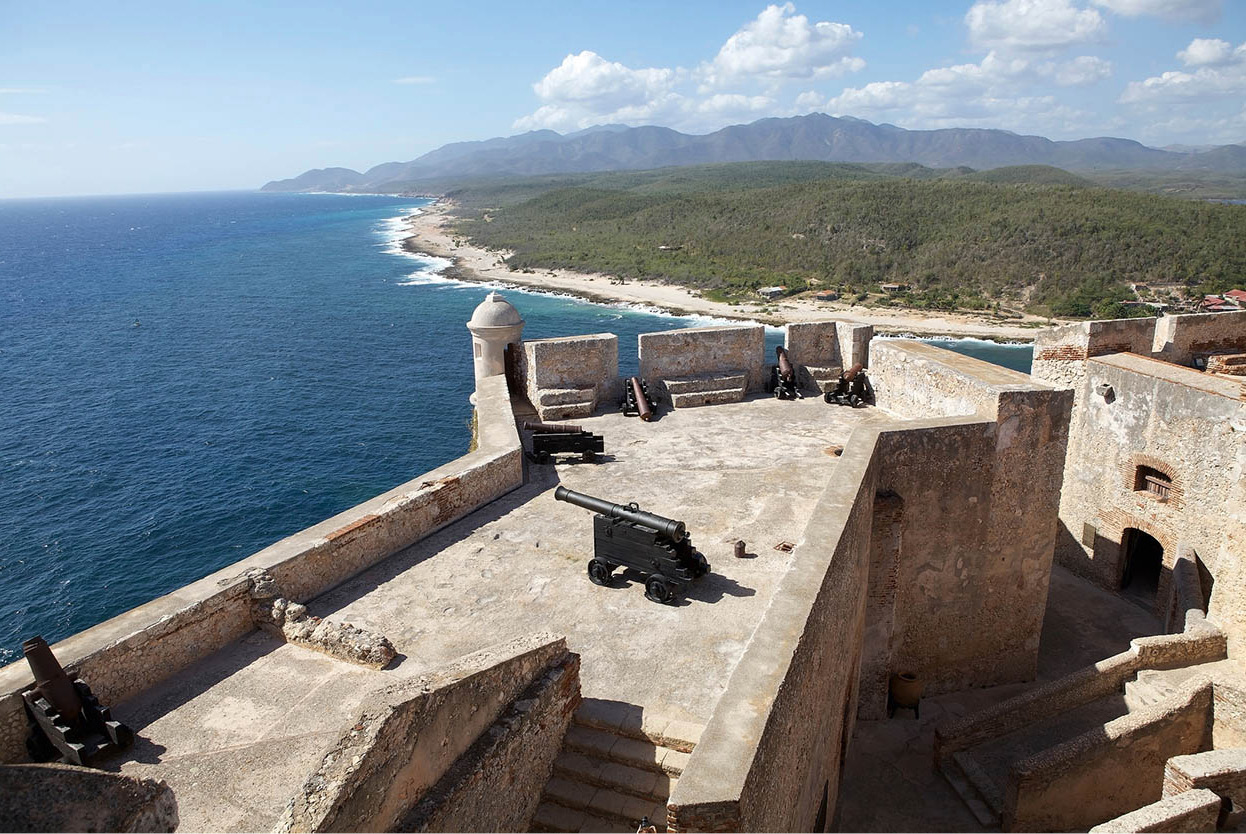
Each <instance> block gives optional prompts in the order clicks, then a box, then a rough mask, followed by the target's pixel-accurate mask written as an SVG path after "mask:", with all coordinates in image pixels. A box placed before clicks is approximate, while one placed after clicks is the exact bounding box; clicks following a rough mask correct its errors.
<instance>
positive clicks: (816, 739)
mask: <svg viewBox="0 0 1246 834" xmlns="http://www.w3.org/2000/svg"><path fill="white" fill-rule="evenodd" d="M886 347H888V345H885V346H884V349H883V350H882V351H880V352H879V353H877V354H876V356H875V363H876V365H879V364H881V365H884V366H885V365H887V364H888V362H889V361H891V360H889V359H888V356H887V355H888V351H887V349H886ZM925 347H926V346H921V347H920V348H919V349H918V350H919V351H924V349H925ZM903 349H904V348H903V347H901V348H899V350H901V351H902V350H903ZM931 350H934V351H939V349H937V348H931ZM939 352H941V353H948V355H949V356H955V354H951V353H950V352H946V351H939ZM926 358H930V357H926ZM979 364H985V363H979ZM987 367H990V366H987ZM882 373H883V374H884V375H886V374H887V373H888V371H887V370H886V368H884V369H883V370H882ZM983 373H984V374H989V373H993V372H990V371H986V370H984V371H983ZM1009 381H1011V378H1010V379H1009ZM979 382H981V380H980V381H979ZM997 397H998V400H997V404H996V407H995V411H996V412H998V414H999V422H998V423H997V422H996V421H995V420H994V419H989V420H988V419H983V418H982V417H980V416H978V415H969V416H952V417H943V418H938V419H931V420H922V421H896V422H893V423H890V424H887V425H884V426H881V427H880V426H878V425H874V426H872V427H861V428H858V429H857V430H856V431H855V432H854V433H853V435H852V437H851V438H850V440H849V442H848V444H847V445H846V447H845V450H844V454H843V457H842V458H841V459H840V462H839V465H838V467H837V468H836V473H835V477H834V478H833V479H832V481H831V482H830V484H829V485H828V486H827V488H826V490H825V492H824V493H823V495H822V496H821V498H820V499H819V502H818V505H817V507H816V508H815V510H814V512H813V513H812V514H811V518H810V521H809V524H808V527H807V528H806V530H805V532H804V535H803V537H802V539H801V540H800V541H799V542H798V544H797V548H796V551H795V557H794V560H793V563H792V568H791V570H790V572H789V573H788V574H787V575H786V576H785V577H784V579H783V582H782V584H781V586H780V588H779V590H778V591H777V592H776V595H775V597H774V599H773V601H772V603H771V605H770V607H769V608H768V609H767V612H766V615H765V618H764V619H763V621H762V622H761V624H760V625H759V626H758V628H757V631H756V632H755V633H754V635H753V639H752V640H751V641H750V642H749V645H748V648H747V649H746V650H745V653H744V656H743V657H742V658H741V660H740V663H739V664H738V665H737V666H736V669H735V671H734V672H733V673H732V676H731V679H730V681H729V683H728V685H727V690H726V692H725V693H724V694H723V696H722V698H721V699H720V700H719V702H718V704H717V706H716V707H715V710H714V713H713V716H712V717H711V719H710V722H709V723H708V725H707V726H706V729H705V732H704V733H703V734H702V737H701V741H700V743H699V744H698V745H697V747H696V749H695V750H694V751H693V754H692V758H691V760H690V761H689V763H688V767H687V768H686V769H685V771H684V774H683V776H682V777H681V779H680V781H679V784H678V786H677V788H676V790H675V793H674V794H673V795H672V797H671V801H670V806H669V808H670V822H671V825H672V826H673V828H674V829H675V830H680V831H683V830H706V831H725V830H812V829H814V828H815V824H816V823H817V821H818V820H819V819H820V818H822V817H823V814H820V811H823V812H825V819H828V820H829V819H830V818H831V816H832V815H833V814H834V809H835V803H836V800H837V795H836V792H837V790H838V784H839V774H840V769H841V767H842V764H843V760H844V756H845V755H846V753H847V747H848V743H849V740H850V739H851V735H852V727H853V723H854V721H855V720H856V717H857V715H858V705H859V704H858V702H859V701H860V704H861V706H862V707H863V708H864V706H865V700H864V699H866V698H867V697H868V698H869V699H870V700H871V703H875V704H877V703H878V701H879V699H882V702H883V703H884V704H885V697H886V691H885V689H882V690H881V691H879V690H880V685H879V684H878V683H877V682H878V681H880V680H881V681H883V684H882V685H884V686H885V681H886V679H887V677H889V675H887V674H873V675H872V676H870V677H869V678H863V677H862V667H863V664H865V663H866V662H867V660H868V662H869V663H872V664H873V665H874V666H876V667H877V666H878V665H879V664H880V663H882V665H883V666H884V667H886V666H888V665H889V664H890V669H889V670H888V671H900V670H901V668H902V667H903V668H904V669H905V670H908V669H912V670H913V671H916V672H918V673H919V674H921V675H923V676H924V677H926V679H927V682H928V685H929V687H930V689H931V691H941V690H947V689H957V688H962V687H965V686H972V685H989V684H992V683H999V682H1003V681H1017V680H1026V679H1029V678H1032V677H1033V675H1034V668H1035V664H1036V658H1037V648H1038V638H1039V632H1040V629H1041V625H1042V616H1043V609H1044V607H1045V602H1046V592H1047V582H1048V580H1049V575H1050V574H1049V571H1050V564H1051V550H1052V546H1053V543H1054V534H1055V526H1056V525H1055V521H1056V516H1055V513H1056V506H1057V502H1056V496H1057V495H1058V485H1059V481H1060V467H1061V466H1062V464H1063V461H1064V440H1065V435H1064V433H1063V426H1064V425H1065V423H1066V421H1067V417H1068V407H1069V401H1070V395H1069V393H1068V392H1064V391H1056V390H1052V389H1047V388H1044V387H1042V386H1036V385H1030V386H1025V387H1024V389H1023V390H1011V389H1010V390H1007V391H1004V392H1002V393H998V394H997ZM1014 468H1015V472H1014V471H1012V470H1013V469H1014ZM1001 470H1007V471H1001ZM892 495H898V496H899V499H900V504H899V507H900V509H899V515H900V519H901V520H900V525H901V530H902V533H901V544H900V552H899V554H898V557H897V558H898V559H899V567H898V569H897V571H895V572H892V571H880V572H878V573H877V574H876V575H873V576H872V575H871V573H870V570H871V558H872V556H877V554H873V553H872V543H871V537H872V535H873V533H874V531H875V530H877V529H878V528H877V527H876V526H875V523H874V522H875V513H876V512H877V511H878V507H879V506H880V505H879V503H878V502H879V500H880V496H882V498H883V502H882V506H884V507H885V508H886V507H893V505H895V503H896V502H894V501H892V500H891V499H890V496H892ZM996 513H998V514H999V517H998V518H995V514H996ZM893 515H894V514H893ZM888 518H889V519H891V520H892V521H894V518H892V516H888ZM966 536H968V541H967V542H966ZM875 561H878V560H877V559H875ZM888 582H894V583H895V584H896V585H898V587H893V588H891V589H890V590H891V592H892V593H893V594H895V595H896V596H895V598H894V600H893V604H894V612H895V613H894V619H895V625H894V627H893V629H892V631H891V632H889V633H884V634H881V635H880V634H879V632H878V629H876V628H874V625H875V624H874V623H867V621H866V612H867V610H875V611H876V610H877V605H875V606H874V608H873V609H868V608H867V606H869V605H870V602H871V600H874V599H875V597H885V596H886V593H885V592H886V591H887V589H886V588H883V589H880V588H879V584H880V583H884V584H885V583H888ZM867 628H870V629H871V631H870V632H869V633H868V634H869V639H868V640H867ZM884 631H885V629H884ZM880 644H881V653H880ZM893 650H894V656H893V655H892V654H891V652H892V651H893ZM871 652H873V653H874V654H873V655H872V656H870V655H869V653H871ZM880 657H881V658H883V659H882V660H881V661H880ZM875 671H877V669H875ZM870 681H873V682H874V683H873V684H872V687H873V690H874V691H871V692H869V693H868V694H867V693H866V692H864V691H860V692H859V687H862V686H867V685H871V684H870Z"/></svg>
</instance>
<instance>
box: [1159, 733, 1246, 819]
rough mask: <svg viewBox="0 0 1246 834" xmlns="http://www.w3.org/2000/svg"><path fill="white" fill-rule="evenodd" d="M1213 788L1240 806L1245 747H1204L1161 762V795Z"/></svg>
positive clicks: (1245, 792)
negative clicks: (1162, 789) (1162, 793)
mask: <svg viewBox="0 0 1246 834" xmlns="http://www.w3.org/2000/svg"><path fill="white" fill-rule="evenodd" d="M1198 789H1206V790H1209V791H1215V792H1216V793H1217V794H1218V795H1219V796H1223V797H1224V798H1226V799H1231V800H1232V801H1233V804H1234V805H1236V806H1237V807H1239V808H1241V807H1242V805H1243V802H1246V749H1243V748H1241V747H1233V748H1229V749H1226V750H1206V751H1204V752H1202V753H1193V754H1190V755H1187V756H1173V757H1172V758H1171V759H1169V760H1168V762H1167V763H1166V764H1165V765H1164V796H1166V797H1168V796H1176V795H1178V794H1182V793H1186V792H1189V791H1192V790H1198Z"/></svg>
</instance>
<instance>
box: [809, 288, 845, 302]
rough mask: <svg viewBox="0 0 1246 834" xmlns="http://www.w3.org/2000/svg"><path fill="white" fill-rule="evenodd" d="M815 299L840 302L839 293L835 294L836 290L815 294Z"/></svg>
mask: <svg viewBox="0 0 1246 834" xmlns="http://www.w3.org/2000/svg"><path fill="white" fill-rule="evenodd" d="M813 297H814V299H815V300H816V301H838V300H839V293H837V292H835V290H821V291H820V292H817V293H814V296H813Z"/></svg>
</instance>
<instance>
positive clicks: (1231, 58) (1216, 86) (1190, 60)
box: [1121, 39, 1246, 105]
mask: <svg viewBox="0 0 1246 834" xmlns="http://www.w3.org/2000/svg"><path fill="white" fill-rule="evenodd" d="M1221 44H1223V47H1222V46H1221ZM1177 56H1178V57H1179V58H1181V60H1182V61H1184V62H1185V63H1186V64H1187V65H1190V66H1198V69H1197V70H1195V71H1194V72H1182V71H1181V70H1170V71H1169V72H1165V73H1162V74H1161V75H1156V76H1152V77H1151V78H1147V79H1145V80H1143V81H1131V82H1130V83H1129V86H1127V87H1126V88H1125V92H1124V94H1123V95H1121V101H1122V102H1124V103H1125V104H1138V105H1159V104H1165V103H1168V104H1172V103H1181V102H1197V101H1205V100H1208V99H1218V98H1238V99H1240V98H1242V97H1246V43H1243V44H1241V45H1240V46H1238V47H1237V48H1236V49H1230V45H1229V44H1227V43H1225V42H1224V41H1208V40H1205V39H1195V40H1194V41H1191V43H1190V45H1189V46H1188V47H1186V48H1185V49H1183V50H1182V51H1181V52H1178V53H1177Z"/></svg>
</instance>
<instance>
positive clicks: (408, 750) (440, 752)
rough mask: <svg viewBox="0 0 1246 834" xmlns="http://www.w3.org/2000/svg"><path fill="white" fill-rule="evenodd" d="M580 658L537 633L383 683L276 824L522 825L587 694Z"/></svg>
mask: <svg viewBox="0 0 1246 834" xmlns="http://www.w3.org/2000/svg"><path fill="white" fill-rule="evenodd" d="M578 670H579V658H578V656H576V655H574V654H572V653H570V652H568V651H567V646H566V643H565V641H564V640H563V639H562V638H555V637H553V636H552V635H547V634H546V635H534V636H532V637H527V638H521V639H518V640H513V641H511V642H510V643H507V644H503V645H501V646H497V647H494V648H491V649H486V650H484V651H480V652H476V653H474V654H471V655H468V656H466V657H464V658H461V659H460V660H458V661H456V662H455V663H453V664H451V666H449V667H448V668H446V669H444V670H441V671H440V672H438V673H436V674H434V675H432V676H427V677H419V678H411V679H408V680H404V681H401V682H399V683H395V684H392V685H390V686H388V687H385V688H383V689H381V690H379V691H378V692H376V693H373V695H371V696H370V697H369V698H368V700H367V702H365V704H364V707H363V709H362V710H361V712H360V714H359V716H358V717H357V718H356V720H355V721H354V722H352V726H351V727H350V728H349V729H348V730H347V732H346V733H345V734H344V735H343V736H342V738H341V739H340V740H338V741H337V742H336V743H335V744H333V745H331V746H330V747H329V749H328V750H327V751H326V752H325V754H324V756H323V758H322V759H321V761H320V762H319V763H318V765H317V767H316V768H315V769H314V770H313V771H312V772H311V773H310V774H309V775H308V777H307V780H306V782H305V783H304V785H303V787H302V789H301V790H300V791H299V792H298V793H297V794H295V796H294V797H293V798H291V800H290V802H289V804H288V805H287V806H286V809H285V812H284V813H283V814H282V817H281V820H280V821H279V822H278V824H277V827H276V828H275V830H276V831H394V830H401V831H412V830H438V831H508V830H520V829H521V828H522V827H523V826H524V825H526V824H527V822H528V821H529V820H530V819H531V818H532V814H533V813H534V812H535V810H536V806H537V803H538V802H539V801H540V797H541V792H542V790H543V789H544V787H545V782H546V781H547V780H548V779H549V774H550V772H551V770H552V769H553V763H554V758H555V757H556V756H557V755H558V751H559V750H560V749H561V748H562V739H563V734H564V733H565V731H566V728H567V725H568V724H569V723H570V721H571V715H572V713H573V712H574V711H575V708H576V707H577V706H578V705H579V700H580V696H579V675H578ZM520 702H527V703H520ZM532 719H537V720H532ZM489 796H492V798H493V801H492V802H487V801H481V802H479V803H477V802H476V801H475V800H477V799H480V800H485V799H487V798H488V797H489Z"/></svg>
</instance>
